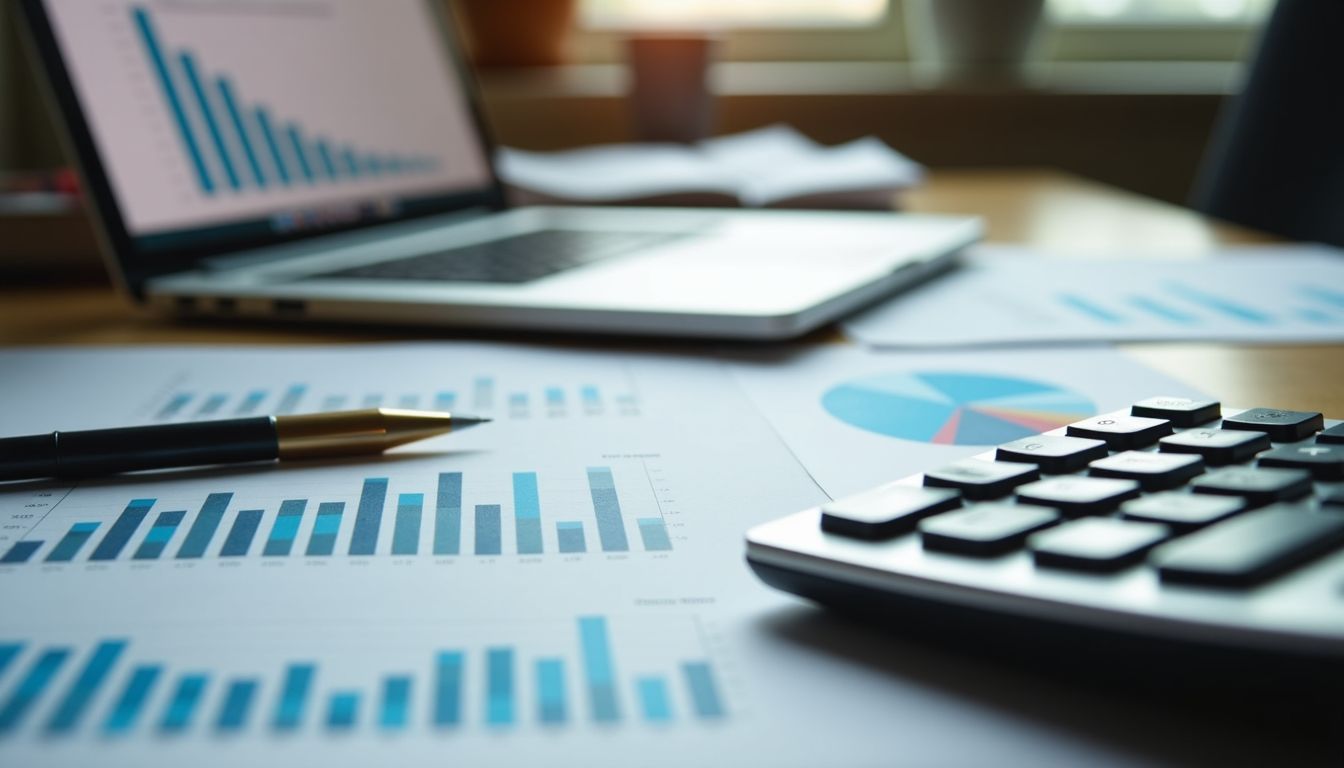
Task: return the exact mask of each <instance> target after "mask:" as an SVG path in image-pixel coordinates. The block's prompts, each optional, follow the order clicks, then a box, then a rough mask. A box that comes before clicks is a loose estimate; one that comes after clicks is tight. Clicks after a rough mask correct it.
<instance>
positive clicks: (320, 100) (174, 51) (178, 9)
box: [53, 0, 488, 231]
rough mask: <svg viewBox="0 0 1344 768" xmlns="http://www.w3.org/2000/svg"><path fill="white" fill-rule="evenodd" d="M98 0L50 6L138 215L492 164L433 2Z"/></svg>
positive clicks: (432, 185) (281, 206)
mask: <svg viewBox="0 0 1344 768" xmlns="http://www.w3.org/2000/svg"><path fill="white" fill-rule="evenodd" d="M94 5H96V6H97V8H98V10H99V12H98V13H92V12H90V4H89V3H87V2H86V1H85V0H77V1H73V2H72V1H69V0H67V1H66V2H55V3H53V18H54V21H55V29H56V32H57V37H58V40H59V41H60V43H61V44H62V46H63V50H64V51H65V52H66V57H67V59H68V60H69V63H70V70H71V73H72V75H73V79H74V81H75V86H76V91H77V92H78V94H79V96H80V99H81V105H82V106H83V107H84V109H85V110H86V112H87V113H88V114H89V116H90V123H91V128H92V129H93V132H94V135H95V139H96V143H97V144H98V147H99V149H100V150H101V152H102V154H103V156H104V160H105V162H106V164H107V166H108V169H109V171H110V176H111V180H112V182H113V185H114V188H115V189H116V191H117V192H118V193H119V197H120V198H121V199H122V200H123V207H124V208H125V209H126V215H127V217H128V218H129V220H130V223H131V224H132V229H133V230H137V231H152V230H156V229H167V228H172V227H174V226H177V227H181V226H185V225H190V224H207V223H209V222H210V221H211V220H216V221H222V220H227V219H229V218H235V219H236V218H239V217H243V216H248V215H257V214H262V215H265V214H267V213H268V212H270V213H271V214H276V212H277V211H286V210H304V209H305V208H312V207H319V206H323V205H335V204H336V203H338V202H341V201H346V202H347V203H350V202H352V201H365V202H368V201H371V200H378V199H385V198H386V197H387V196H388V195H391V194H393V193H394V191H400V192H404V193H405V194H416V193H429V192H431V191H434V190H440V191H443V190H452V189H461V188H463V187H467V186H474V185H478V184H481V183H483V182H484V181H485V179H486V178H487V176H488V174H487V171H486V169H485V165H484V161H483V157H482V155H481V148H480V144H479V140H478V137H477V135H476V134H475V132H474V129H473V127H472V123H471V119H470V116H469V110H468V108H467V107H466V102H465V101H464V98H463V94H462V89H461V88H460V86H459V84H458V82H457V80H456V79H454V77H453V76H452V74H451V71H450V67H449V65H448V61H447V60H446V59H445V57H444V52H443V49H442V43H441V40H440V39H439V38H438V37H437V30H438V26H437V22H436V20H435V19H433V18H432V17H431V16H430V14H429V12H428V11H427V10H426V9H427V7H428V4H426V3H417V2H391V3H377V4H374V3H364V2H352V1H351V0H274V2H174V1H172V0H138V1H135V0H99V2H97V3H96V4H94ZM276 215H278V214H276Z"/></svg>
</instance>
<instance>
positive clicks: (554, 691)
mask: <svg viewBox="0 0 1344 768" xmlns="http://www.w3.org/2000/svg"><path fill="white" fill-rule="evenodd" d="M566 716H567V712H566V707H565V662H564V661H563V660H562V659H537V719H538V720H540V721H541V722H543V723H549V724H554V723H563V722H565V719H566Z"/></svg>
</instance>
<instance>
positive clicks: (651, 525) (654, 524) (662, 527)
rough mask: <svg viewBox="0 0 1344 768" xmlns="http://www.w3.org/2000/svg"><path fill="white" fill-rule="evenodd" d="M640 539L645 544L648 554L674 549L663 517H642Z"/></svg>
mask: <svg viewBox="0 0 1344 768" xmlns="http://www.w3.org/2000/svg"><path fill="white" fill-rule="evenodd" d="M636 522H638V523H639V538H640V539H641V540H642V541H643V542H644V550H645V551H646V552H666V551H668V550H670V549H672V539H671V538H669V537H668V535H667V523H664V522H663V518H661V517H641V518H639V519H638V520H637V521H636Z"/></svg>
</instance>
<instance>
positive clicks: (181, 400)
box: [156, 392, 192, 420]
mask: <svg viewBox="0 0 1344 768" xmlns="http://www.w3.org/2000/svg"><path fill="white" fill-rule="evenodd" d="M191 398H192V395H191V393H189V392H179V393H177V394H176V395H173V396H172V398H170V399H169V400H168V402H167V403H166V404H164V406H163V408H161V409H159V413H158V416H156V418H158V419H160V420H162V419H171V418H173V417H175V416H177V415H178V414H179V413H181V412H182V409H183V408H186V407H187V403H189V402H191Z"/></svg>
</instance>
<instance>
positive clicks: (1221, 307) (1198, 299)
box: [1167, 283, 1274, 325]
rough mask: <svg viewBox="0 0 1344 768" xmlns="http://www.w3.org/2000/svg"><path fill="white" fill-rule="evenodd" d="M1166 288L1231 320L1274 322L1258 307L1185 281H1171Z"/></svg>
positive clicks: (1253, 322)
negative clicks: (1224, 296)
mask: <svg viewBox="0 0 1344 768" xmlns="http://www.w3.org/2000/svg"><path fill="white" fill-rule="evenodd" d="M1167 290H1169V291H1171V292H1172V293H1173V294H1175V295H1176V296H1179V297H1180V298H1182V299H1184V300H1186V301H1188V302H1190V303H1192V304H1198V305H1199V306H1202V307H1204V308H1205V309H1209V310H1212V311H1214V312H1218V313H1220V314H1223V315H1227V316H1228V317H1230V318H1232V319H1233V320H1240V321H1242V322H1246V323H1252V324H1254V325H1270V324H1272V323H1273V322H1274V318H1273V317H1271V316H1269V315H1267V314H1265V313H1264V312H1261V311H1260V310H1258V309H1253V308H1251V307H1248V306H1246V305H1244V304H1240V303H1238V302H1235V301H1232V300H1231V299H1225V298H1223V297H1222V296H1218V295H1217V294H1213V293H1209V292H1207V291H1202V290H1200V289H1198V288H1195V287H1194V286H1192V285H1186V284H1185V283H1171V284H1169V285H1168V286H1167Z"/></svg>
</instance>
